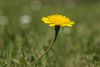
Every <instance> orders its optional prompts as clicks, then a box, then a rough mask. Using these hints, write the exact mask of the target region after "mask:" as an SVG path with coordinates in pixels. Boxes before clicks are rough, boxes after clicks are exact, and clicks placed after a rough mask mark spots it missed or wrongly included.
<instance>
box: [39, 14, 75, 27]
mask: <svg viewBox="0 0 100 67" xmlns="http://www.w3.org/2000/svg"><path fill="white" fill-rule="evenodd" d="M41 20H42V21H43V22H44V23H46V24H48V25H49V26H52V27H53V26H68V27H71V26H73V24H74V23H75V22H74V21H72V20H70V19H69V18H68V17H65V16H63V15H60V14H54V15H49V16H47V17H42V19H41Z"/></svg>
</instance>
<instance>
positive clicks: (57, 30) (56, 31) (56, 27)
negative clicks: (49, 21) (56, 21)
mask: <svg viewBox="0 0 100 67" xmlns="http://www.w3.org/2000/svg"><path fill="white" fill-rule="evenodd" d="M59 30H60V26H55V37H54V41H53V43H52V44H51V45H50V46H49V47H48V48H47V49H46V51H45V52H43V53H42V54H41V55H40V56H39V57H38V58H37V59H36V60H34V61H33V62H32V63H30V64H29V66H28V67H31V65H32V64H35V63H36V62H38V61H39V60H40V59H41V58H42V57H43V56H44V55H45V54H46V53H47V52H48V51H49V50H50V49H52V48H53V46H54V45H55V42H56V39H57V35H58V32H59Z"/></svg>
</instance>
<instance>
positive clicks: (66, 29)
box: [63, 28, 71, 34]
mask: <svg viewBox="0 0 100 67" xmlns="http://www.w3.org/2000/svg"><path fill="white" fill-rule="evenodd" d="M63 32H64V33H66V34H70V32H71V31H70V28H64V30H63Z"/></svg>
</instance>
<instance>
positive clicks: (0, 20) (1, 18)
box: [0, 16, 9, 25]
mask: <svg viewBox="0 0 100 67" xmlns="http://www.w3.org/2000/svg"><path fill="white" fill-rule="evenodd" d="M8 21H9V20H8V17H6V16H0V25H6V24H7V23H8Z"/></svg>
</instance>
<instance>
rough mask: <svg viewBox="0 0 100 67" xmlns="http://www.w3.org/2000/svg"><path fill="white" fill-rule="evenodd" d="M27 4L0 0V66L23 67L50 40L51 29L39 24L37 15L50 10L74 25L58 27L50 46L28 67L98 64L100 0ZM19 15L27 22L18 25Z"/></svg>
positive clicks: (43, 49)
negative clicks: (99, 0) (36, 6)
mask: <svg viewBox="0 0 100 67" xmlns="http://www.w3.org/2000/svg"><path fill="white" fill-rule="evenodd" d="M31 4H32V1H31V0H25V1H24V0H20V1H17V0H15V1H13V0H8V1H3V0H0V16H6V17H7V18H8V22H7V24H6V25H0V67H27V65H28V64H30V63H31V62H32V61H34V60H35V59H36V58H37V57H38V56H39V55H40V54H41V53H42V52H44V51H45V49H46V48H47V47H48V46H49V45H50V43H51V42H52V41H53V38H54V28H53V27H48V26H47V25H45V24H43V23H41V22H42V21H41V17H43V16H46V15H49V14H54V13H60V14H63V15H66V16H68V17H70V18H71V19H72V20H74V21H75V22H76V24H75V25H74V26H73V27H71V28H67V27H63V28H61V30H60V32H59V35H58V38H57V41H56V45H55V46H54V48H53V49H52V50H51V51H49V52H48V53H47V54H46V55H45V56H44V57H43V58H42V59H41V60H40V61H39V62H38V63H36V64H34V65H33V66H32V67H87V66H88V67H89V66H90V67H93V66H95V67H100V30H99V29H100V23H99V22H100V19H99V18H100V9H99V6H100V3H88V4H82V5H81V4H79V5H76V6H74V7H72V8H68V6H67V7H64V6H65V5H64V4H60V3H59V4H42V7H41V9H40V10H38V11H34V10H33V9H32V8H31ZM69 6H70V5H69ZM23 15H28V16H30V17H31V18H32V20H31V21H30V23H29V24H23V25H22V24H21V22H20V18H21V16H23ZM1 20H2V19H0V24H1V23H2V22H4V21H3V20H2V21H1Z"/></svg>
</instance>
